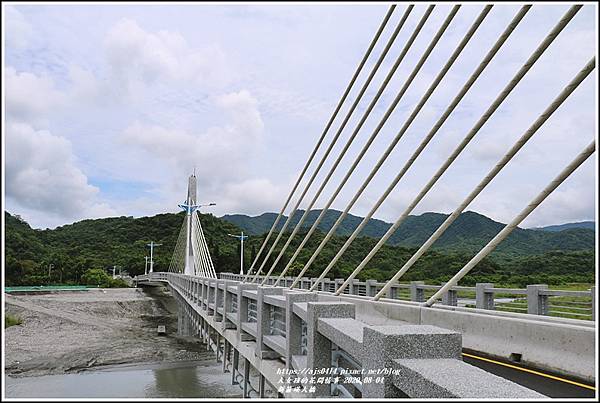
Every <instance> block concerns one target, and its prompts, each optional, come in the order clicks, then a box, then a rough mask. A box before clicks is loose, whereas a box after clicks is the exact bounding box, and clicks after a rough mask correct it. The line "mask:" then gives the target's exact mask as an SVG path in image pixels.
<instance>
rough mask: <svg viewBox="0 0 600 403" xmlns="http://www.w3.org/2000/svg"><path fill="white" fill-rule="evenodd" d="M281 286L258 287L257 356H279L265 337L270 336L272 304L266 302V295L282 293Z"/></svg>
mask: <svg viewBox="0 0 600 403" xmlns="http://www.w3.org/2000/svg"><path fill="white" fill-rule="evenodd" d="M282 294H283V288H280V287H258V289H257V293H256V309H257V312H256V321H257V322H258V323H257V327H256V356H257V357H259V358H277V357H279V354H278V353H276V352H275V351H273V350H272V349H270V348H269V347H267V346H266V345H265V343H264V340H263V337H264V336H268V335H269V334H270V332H269V319H270V315H269V313H270V311H271V305H269V304H266V303H265V302H264V297H265V295H282Z"/></svg>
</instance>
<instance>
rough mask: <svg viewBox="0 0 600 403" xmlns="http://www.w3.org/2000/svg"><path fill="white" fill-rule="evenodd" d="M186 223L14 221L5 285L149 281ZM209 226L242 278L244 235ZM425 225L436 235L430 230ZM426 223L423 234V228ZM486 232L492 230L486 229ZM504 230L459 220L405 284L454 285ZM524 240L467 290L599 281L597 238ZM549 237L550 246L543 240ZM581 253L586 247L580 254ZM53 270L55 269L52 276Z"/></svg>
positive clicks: (383, 258) (253, 249)
mask: <svg viewBox="0 0 600 403" xmlns="http://www.w3.org/2000/svg"><path fill="white" fill-rule="evenodd" d="M333 217H335V216H333ZM443 218H444V215H441V214H434V213H427V214H424V215H422V216H417V217H410V220H407V221H406V223H405V224H406V225H409V226H408V227H407V228H408V232H407V234H409V235H410V236H404V237H403V238H402V237H400V235H402V233H401V234H400V235H398V234H395V235H394V236H395V237H396V236H398V238H397V239H398V240H399V241H398V242H405V243H410V242H418V240H419V239H423V237H425V236H427V231H432V230H433V228H434V226H435V224H436V223H439V222H440V221H441V220H443ZM183 219H184V213H183V212H182V213H178V214H170V213H167V214H159V215H156V216H153V217H141V218H133V217H112V218H103V219H93V220H83V221H79V222H76V223H74V224H70V225H64V226H61V227H58V228H55V229H45V230H37V229H32V228H31V227H30V226H29V225H28V224H27V223H26V222H24V221H23V220H22V219H20V218H19V217H18V216H13V215H11V214H9V213H6V212H5V214H4V226H5V240H6V243H5V263H6V264H5V267H4V275H5V280H6V285H7V286H11V285H36V284H58V283H66V284H77V283H78V282H79V281H80V280H81V277H82V276H83V274H84V273H85V272H86V270H89V269H104V270H107V271H109V272H110V271H111V269H112V267H113V266H114V265H117V266H120V267H122V268H123V269H125V270H127V271H128V272H129V273H130V274H132V275H136V274H141V273H143V272H144V256H146V255H148V253H149V252H148V247H147V246H146V244H147V243H148V242H150V241H154V242H157V243H161V244H162V245H161V246H159V247H158V248H156V249H155V251H154V252H155V254H154V259H155V262H156V263H155V270H156V271H167V270H168V268H169V263H170V261H171V256H172V253H173V249H174V247H175V243H176V240H177V236H178V234H179V231H180V229H181V227H182V223H183ZM330 219H331V218H330ZM357 219H360V218H359V217H354V218H353V220H354V221H350V222H349V224H348V225H349V226H350V227H351V226H352V225H354V226H355V225H356V224H355V223H356V220H357ZM200 220H201V222H202V226H203V228H204V232H205V235H206V238H207V243H208V247H209V250H210V254H211V257H212V260H213V262H214V264H215V268H216V270H217V272H238V271H239V254H240V249H239V242H237V240H235V239H233V238H231V237H228V236H227V234H228V233H236V232H239V231H241V228H239V227H237V226H236V225H234V224H232V223H230V222H228V221H226V220H224V219H220V218H217V217H214V216H213V215H211V214H201V215H200ZM329 222H330V223H331V221H329ZM424 222H426V223H428V225H429V226H427V225H424V224H423V223H424ZM419 223H420V225H417V224H419ZM330 225H331V224H330ZM387 225H389V224H387ZM481 226H482V227H483V228H480V227H481ZM501 226H502V224H500V223H494V222H493V221H491V220H489V219H488V218H485V217H483V216H481V215H479V214H475V213H465V215H464V216H463V217H461V219H460V220H457V222H456V228H453V229H452V231H449V232H450V235H451V236H450V238H449V240H448V241H447V242H446V241H444V239H443V238H442V239H440V243H441V244H442V246H443V248H438V249H436V250H431V251H429V252H427V253H426V254H425V255H424V256H423V257H422V258H421V259H419V260H418V261H417V263H416V264H415V265H414V267H413V268H411V270H410V271H409V272H407V273H406V275H405V276H404V277H403V278H402V279H403V280H407V281H408V280H424V281H426V282H427V283H430V284H437V283H439V282H441V281H447V280H448V279H449V278H450V277H451V276H452V275H453V274H454V273H456V271H458V270H459V269H460V268H461V267H462V266H463V265H464V264H465V263H467V262H468V261H469V260H470V259H471V258H472V257H473V255H474V252H473V251H469V248H474V247H475V246H474V245H475V243H476V242H479V243H481V244H483V243H485V242H487V241H488V240H489V239H488V238H491V237H492V236H493V235H494V234H495V231H496V230H498V228H499V227H501ZM388 228H389V227H388ZM344 230H345V231H349V230H348V227H344ZM246 231H247V230H246ZM521 231H524V235H523V234H521V233H520V231H517V234H516V235H515V236H516V238H515V239H512V240H511V239H508V240H507V241H506V243H507V245H508V246H509V247H510V248H509V249H510V250H511V251H512V252H510V253H494V254H491V255H490V256H489V257H488V258H486V259H484V260H483V261H482V262H480V263H479V264H478V265H477V266H476V267H475V269H474V270H473V271H472V272H471V273H470V274H469V275H468V276H466V277H465V278H464V279H463V280H462V281H461V284H464V285H472V284H474V283H475V282H492V283H496V284H499V285H506V286H512V285H514V286H520V287H522V286H524V285H526V284H534V283H548V284H562V283H566V282H593V281H594V273H595V250H594V248H593V246H588V247H587V248H586V247H585V246H584V245H583V244H585V245H590V241H589V240H588V233H591V234H592V237H591V239H592V241H591V245H593V231H590V230H582V229H573V230H565V231H561V232H556V233H551V232H548V233H546V232H543V231H529V230H521ZM582 231H583V232H582ZM586 231H587V232H586ZM531 232H533V234H531ZM305 233H306V229H302V231H301V232H300V234H298V236H296V238H295V239H294V240H293V241H292V243H291V245H290V247H289V248H288V249H287V250H286V251H285V253H284V254H283V256H282V258H281V259H280V260H279V262H278V264H277V265H276V266H275V270H274V273H279V272H280V271H281V270H282V269H283V267H284V266H285V265H286V264H287V263H288V261H289V259H290V258H291V255H292V254H293V253H294V251H295V250H296V248H297V247H298V245H299V244H300V242H301V241H302V239H303V235H304V234H305ZM469 233H474V234H477V235H478V236H480V237H482V238H481V239H479V240H476V239H475V238H474V237H472V236H467V235H468V234H469ZM544 235H546V236H545V237H544ZM324 236H325V234H324V233H323V232H322V231H316V232H315V234H314V235H313V236H312V237H311V239H310V240H309V241H308V242H307V244H306V246H305V247H304V249H303V250H302V251H301V252H300V253H299V255H298V258H297V261H296V262H295V263H294V264H293V265H292V266H291V270H290V272H289V274H290V275H295V274H297V273H298V272H299V271H300V270H301V269H302V267H303V265H304V264H305V262H307V261H308V259H309V258H310V257H311V255H312V253H313V251H314V250H315V249H316V248H317V246H318V244H319V243H320V242H321V240H322V239H323V237H324ZM540 236H541V237H542V238H539V237H540ZM461 237H462V238H461ZM536 237H537V238H536ZM484 238H485V239H484ZM273 239H274V238H273ZM346 239H347V237H346V236H345V235H341V236H337V235H336V236H334V237H332V238H331V240H330V241H329V242H328V244H327V246H326V247H325V248H324V249H323V251H322V252H321V254H320V255H319V256H318V257H317V258H316V259H315V262H314V264H313V265H312V266H311V268H310V269H309V270H308V271H307V273H306V275H307V276H309V277H314V276H318V275H319V274H320V273H321V272H322V270H323V269H324V268H325V267H326V266H327V264H328V263H329V262H330V261H331V259H332V257H333V256H334V255H335V254H336V253H337V251H338V250H339V248H340V247H341V246H342V245H343V243H344V242H345V240H346ZM263 240H264V235H254V236H251V237H250V238H249V239H248V240H247V241H246V242H245V248H244V254H245V257H244V260H245V262H246V268H247V267H248V265H249V264H250V263H251V262H252V261H254V259H255V257H256V253H257V250H258V249H259V248H260V246H261V245H262V243H263ZM442 241H444V242H442ZM283 243H284V242H281V244H283ZM376 243H377V238H376V237H370V236H363V237H359V238H357V239H356V240H355V241H354V242H353V243H352V245H351V246H350V247H349V248H348V250H347V251H346V253H344V255H343V256H342V258H341V259H340V260H339V261H338V263H337V264H336V265H335V267H334V268H333V270H332V271H331V272H330V274H329V277H330V278H341V277H347V276H348V275H349V273H351V272H352V271H353V270H354V269H355V268H356V266H357V265H358V264H359V263H360V262H361V261H362V259H363V258H364V257H365V256H366V255H367V253H368V252H369V251H370V250H371V249H372V248H373V246H374V245H375V244H376ZM519 243H521V244H519ZM579 243H581V244H582V245H580V246H579V249H576V248H575V247H576V246H577V245H578V244H579ZM270 245H271V243H269V246H270ZM452 245H454V246H452ZM457 245H458V246H460V247H458V246H457ZM451 246H452V247H451ZM503 246H504V243H502V244H501V245H500V247H501V248H502V247H503ZM566 247H569V248H572V249H567V248H566ZM534 248H542V249H541V250H535V249H534ZM280 250H281V245H279V246H278V247H276V248H275V251H274V253H273V254H272V255H271V256H270V257H269V258H268V259H267V261H266V263H265V265H264V270H265V271H267V270H269V269H270V268H271V267H272V265H273V263H274V261H275V259H276V257H277V255H278V254H279V252H280ZM415 251H416V247H414V246H403V245H384V247H383V248H381V250H380V251H379V252H378V253H377V254H376V255H375V256H374V258H373V259H372V260H371V261H370V262H369V263H368V264H367V265H366V266H365V269H364V270H363V271H362V272H361V273H360V274H359V276H358V278H359V279H365V278H374V279H377V280H380V281H383V280H386V279H389V278H390V277H391V276H392V275H393V274H394V273H395V272H396V271H397V270H398V269H399V268H400V267H402V265H403V264H404V262H406V260H408V259H409V258H410V256H411V255H412V254H413V253H414V252H415ZM525 252H526V253H525ZM264 253H266V251H265V252H264ZM263 258H264V254H263V256H261V257H260V260H259V263H261V262H262V259H263ZM50 264H52V265H53V268H52V270H51V271H50V273H49V270H48V267H49V265H50Z"/></svg>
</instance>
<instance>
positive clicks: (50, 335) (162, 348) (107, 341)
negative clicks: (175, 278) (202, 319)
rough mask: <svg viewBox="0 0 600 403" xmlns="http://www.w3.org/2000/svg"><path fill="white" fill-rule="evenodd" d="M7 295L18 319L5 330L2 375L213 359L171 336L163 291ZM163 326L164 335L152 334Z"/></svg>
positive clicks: (172, 321)
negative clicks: (4, 372)
mask: <svg viewBox="0 0 600 403" xmlns="http://www.w3.org/2000/svg"><path fill="white" fill-rule="evenodd" d="M150 292H152V293H153V295H152V296H151V295H150V294H149V293H148V292H147V291H146V292H145V291H143V290H142V289H135V288H128V289H105V290H102V289H99V290H89V291H85V292H59V293H54V294H45V295H6V294H5V295H6V311H7V312H9V313H12V314H16V315H18V316H20V317H21V318H22V319H23V324H22V325H17V326H12V327H10V328H8V329H5V343H6V344H5V357H6V374H8V375H11V376H37V375H48V374H61V373H69V372H79V371H82V370H86V369H91V368H99V367H102V366H106V365H114V364H122V363H144V362H168V361H185V360H196V361H204V360H209V359H213V360H214V356H213V355H212V353H207V352H206V348H205V346H204V345H202V344H200V342H199V341H198V340H197V339H196V340H192V339H189V338H188V339H182V338H178V337H176V331H177V319H176V315H175V309H176V308H175V305H174V301H173V300H172V298H170V297H169V296H168V294H166V293H165V290H164V289H163V288H155V289H153V290H150ZM158 324H164V325H166V326H167V333H168V335H167V336H159V335H158V334H157V332H156V327H157V325H158Z"/></svg>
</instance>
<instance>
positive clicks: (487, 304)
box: [475, 283, 494, 309]
mask: <svg viewBox="0 0 600 403" xmlns="http://www.w3.org/2000/svg"><path fill="white" fill-rule="evenodd" d="M486 288H494V284H493V283H477V284H475V308H479V309H494V293H493V292H487V291H485V289H486Z"/></svg>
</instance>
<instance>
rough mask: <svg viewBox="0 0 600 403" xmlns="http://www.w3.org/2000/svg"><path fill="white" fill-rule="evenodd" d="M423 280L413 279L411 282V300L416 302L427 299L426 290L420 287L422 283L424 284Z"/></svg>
mask: <svg viewBox="0 0 600 403" xmlns="http://www.w3.org/2000/svg"><path fill="white" fill-rule="evenodd" d="M424 284H425V282H423V281H411V282H410V300H411V301H414V302H424V301H425V290H423V289H422V288H419V286H420V285H424Z"/></svg>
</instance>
